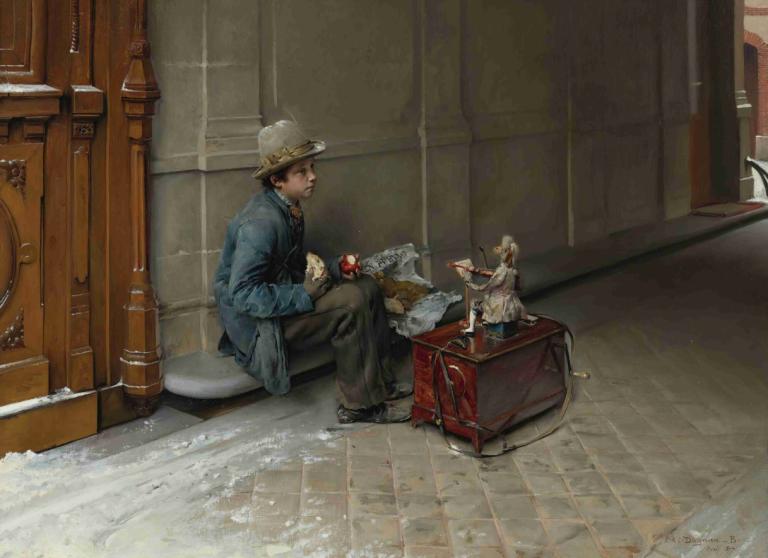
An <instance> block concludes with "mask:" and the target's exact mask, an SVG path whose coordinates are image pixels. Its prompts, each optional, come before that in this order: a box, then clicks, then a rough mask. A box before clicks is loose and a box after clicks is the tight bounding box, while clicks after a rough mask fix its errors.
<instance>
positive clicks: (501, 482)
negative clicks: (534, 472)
mask: <svg viewBox="0 0 768 558" xmlns="http://www.w3.org/2000/svg"><path fill="white" fill-rule="evenodd" d="M480 478H481V479H482V482H483V484H484V485H485V487H486V489H487V490H488V492H492V493H494V494H525V493H527V492H528V488H527V486H526V483H525V481H524V480H523V477H522V476H521V475H519V474H517V473H496V472H487V473H486V472H484V473H481V474H480Z"/></svg>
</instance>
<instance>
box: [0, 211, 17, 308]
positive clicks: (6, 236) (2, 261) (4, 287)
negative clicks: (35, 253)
mask: <svg viewBox="0 0 768 558" xmlns="http://www.w3.org/2000/svg"><path fill="white" fill-rule="evenodd" d="M18 245H19V235H18V231H17V230H16V223H15V222H14V219H13V215H11V212H10V211H9V210H8V206H7V205H5V203H3V201H2V200H0V311H2V310H3V308H4V307H5V306H6V305H7V304H8V301H9V300H10V299H11V295H12V294H13V291H14V289H15V287H16V283H18V269H19V266H18V254H17V253H16V250H17V248H16V247H17V246H18Z"/></svg>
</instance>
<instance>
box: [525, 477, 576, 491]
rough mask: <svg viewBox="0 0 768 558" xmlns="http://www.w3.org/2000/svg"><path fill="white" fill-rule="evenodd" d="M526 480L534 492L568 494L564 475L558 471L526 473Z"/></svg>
mask: <svg viewBox="0 0 768 558" xmlns="http://www.w3.org/2000/svg"><path fill="white" fill-rule="evenodd" d="M525 482H526V483H527V485H528V488H529V490H530V492H531V493H532V494H536V495H546V494H566V493H567V492H568V489H567V487H566V486H565V482H564V481H563V476H562V475H559V474H556V473H532V474H528V475H525Z"/></svg>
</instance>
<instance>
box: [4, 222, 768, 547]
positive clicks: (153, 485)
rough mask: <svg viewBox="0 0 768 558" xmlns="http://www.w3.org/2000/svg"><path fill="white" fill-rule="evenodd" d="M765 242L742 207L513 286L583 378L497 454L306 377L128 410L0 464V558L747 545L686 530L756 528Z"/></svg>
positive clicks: (766, 354) (766, 408)
mask: <svg viewBox="0 0 768 558" xmlns="http://www.w3.org/2000/svg"><path fill="white" fill-rule="evenodd" d="M766 238H768V221H760V222H756V223H754V224H752V225H750V226H748V227H745V228H743V229H738V230H735V231H731V232H729V233H727V234H725V235H722V236H720V237H717V238H713V239H710V240H708V241H706V242H702V243H700V244H696V245H692V246H688V247H686V248H685V249H682V250H679V251H676V252H673V253H669V254H662V255H659V256H656V257H653V258H647V259H645V260H642V261H638V262H634V263H632V264H630V265H627V266H624V267H621V268H617V269H615V270H613V271H611V272H609V273H607V274H603V275H600V276H596V277H591V278H588V279H587V280H584V281H580V282H577V283H574V284H571V285H570V286H568V287H567V288H564V289H561V290H558V291H556V292H553V293H550V294H548V295H547V296H544V297H541V298H539V299H537V300H535V301H526V302H527V303H528V304H529V309H530V310H531V311H533V312H537V311H538V312H544V313H547V314H550V315H554V316H557V317H558V318H560V319H562V320H564V321H565V322H566V323H568V324H569V325H571V327H572V328H573V329H574V330H575V331H576V334H577V345H576V352H575V361H576V368H577V369H579V370H589V371H590V372H591V373H592V378H591V379H590V380H587V381H583V382H582V381H578V383H577V390H576V396H575V399H574V402H573V404H572V407H571V409H570V410H569V413H568V416H567V420H566V423H565V424H564V425H563V426H562V427H561V428H560V429H559V430H558V431H556V432H555V433H554V434H553V435H551V436H549V437H548V438H546V439H544V440H542V441H539V442H536V443H534V444H532V445H530V446H526V447H524V448H522V449H520V450H518V451H516V452H514V453H512V454H507V455H505V456H503V457H496V458H489V459H483V460H478V459H473V458H470V457H465V456H461V455H456V454H454V453H452V452H451V451H450V450H449V449H448V448H447V447H446V445H445V443H444V440H443V439H442V437H441V436H440V435H439V434H438V432H437V431H436V430H435V428H434V427H431V426H425V427H420V428H418V429H413V428H411V427H410V426H409V425H407V424H400V425H394V426H389V427H387V426H373V427H370V428H362V429H360V428H353V429H348V428H339V427H338V426H337V425H335V423H334V415H333V410H334V405H333V392H334V387H333V382H332V378H331V377H324V378H320V379H317V380H315V381H313V382H311V383H307V384H304V385H301V386H297V387H296V388H295V389H294V390H292V391H291V393H290V394H289V396H287V397H284V398H278V397H270V398H264V399H262V400H259V401H256V402H254V403H252V404H250V405H246V406H243V407H241V408H239V409H237V410H236V411H233V412H231V413H229V414H226V415H221V416H217V417H215V418H211V419H209V420H206V421H205V422H198V420H197V419H195V418H194V417H185V416H181V415H185V414H184V413H179V412H178V411H176V412H174V413H169V412H163V413H160V414H158V415H156V417H154V418H152V419H149V420H146V421H144V422H143V424H144V426H143V427H142V429H140V430H141V432H139V433H138V434H137V436H139V437H140V440H141V441H139V442H138V443H137V442H136V440H133V441H132V440H131V439H129V438H130V433H129V430H130V429H131V428H132V427H131V426H127V427H125V428H126V429H127V430H126V431H125V432H124V433H122V432H121V434H120V436H118V437H114V436H113V438H114V439H111V440H110V439H109V436H108V435H106V434H107V433H105V434H102V435H100V436H101V438H99V437H97V438H96V439H94V440H92V441H86V442H80V443H78V444H74V445H73V446H71V447H70V448H61V449H60V450H55V451H53V452H48V453H46V454H43V455H40V456H34V455H32V456H30V455H25V456H19V455H16V456H12V457H11V458H10V459H6V460H3V461H0V541H2V542H1V543H0V557H2V558H6V557H8V558H10V557H15V556H24V555H30V556H46V558H47V557H48V556H57V557H58V556H62V557H69V556H72V557H81V556H95V557H113V556H119V557H120V558H133V557H139V556H141V557H142V558H143V557H145V556H164V557H166V558H171V557H175V556H179V557H182V556H183V557H184V558H192V557H198V556H199V557H206V558H207V557H217V556H222V557H224V556H226V557H227V558H234V557H238V556H256V557H262V556H263V557H294V556H316V557H324V558H325V557H327V558H342V557H349V558H362V557H371V558H374V557H375V558H379V557H389V556H395V557H400V556H405V557H434V558H438V557H459V556H466V557H472V558H476V557H479V558H483V557H507V558H512V557H533V556H541V557H560V558H580V557H585V558H596V557H628V556H642V555H644V554H645V553H647V552H652V553H653V554H652V555H653V556H654V557H655V556H665V557H676V556H685V557H686V558H694V557H695V558H701V557H704V556H707V557H716V558H735V556H737V555H738V556H744V557H746V556H750V555H751V554H749V553H747V552H743V553H741V554H734V551H731V550H728V549H727V547H726V546H725V545H722V546H720V547H718V550H716V551H715V550H710V549H708V548H707V546H706V545H704V546H696V545H693V546H692V543H690V540H691V537H692V536H693V535H691V533H693V532H694V531H695V533H698V535H696V536H699V537H700V538H702V539H707V538H708V537H710V538H713V537H716V536H720V535H719V534H723V536H724V535H727V536H728V537H731V536H733V537H735V538H736V540H737V541H741V542H742V543H743V544H747V543H748V542H749V541H751V540H759V537H758V538H757V539H755V533H757V532H758V530H759V529H760V528H761V525H766V524H765V521H766V519H765V518H766V509H765V508H766V506H768V504H767V503H766V500H765V499H764V498H760V497H759V495H760V494H761V493H759V492H758V493H757V494H756V492H755V490H758V491H759V490H762V493H764V492H765V487H758V488H756V489H755V490H752V487H751V485H749V483H754V482H764V479H765V478H768V473H766V471H765V469H768V463H767V462H766V447H767V445H768V405H766V404H765V401H767V400H768V377H767V376H768V374H767V373H766V366H765V363H766V362H768V343H766V341H765V336H766V333H768V297H766V288H767V286H768V258H766V257H765V255H764V254H765V246H766V241H765V239H766ZM404 365H405V368H406V369H407V362H406V363H404ZM553 416H554V413H552V412H550V413H548V414H547V415H545V416H541V417H537V418H535V419H534V420H532V421H530V422H529V423H527V424H525V425H523V426H522V427H520V428H518V429H517V430H515V431H514V432H513V433H512V434H511V438H512V439H513V440H514V439H524V438H527V437H529V436H532V435H535V434H536V433H537V432H538V431H539V429H543V428H546V426H548V424H549V421H550V420H552V419H553ZM163 417H166V418H165V419H163ZM187 418H189V420H187ZM162 420H167V421H173V423H174V424H177V425H178V426H177V427H172V426H171V425H170V423H169V425H168V427H167V428H166V429H165V430H164V429H163V428H164V427H163V426H162V424H160V423H159V422H158V423H157V424H155V422H156V421H160V422H162ZM174 428H176V429H177V431H175V432H174V431H173V430H174ZM145 430H146V432H145ZM159 432H162V437H159V438H158V435H157V434H156V433H159ZM137 439H138V438H137ZM105 443H106V445H107V446H109V447H108V448H106V449H105ZM118 446H120V447H118ZM488 449H489V450H493V449H494V445H493V444H490V445H489V446H488ZM760 466H762V468H763V470H762V472H761V471H758V473H757V474H755V473H748V472H749V471H750V470H751V471H754V470H755V469H756V468H757V469H759V468H760ZM746 474H749V475H750V476H749V477H745V478H744V479H743V480H742V479H741V477H742V476H744V475H746ZM754 479H758V481H755V480H754ZM745 483H746V484H745ZM733 489H738V490H739V491H740V492H737V494H739V495H741V496H739V498H740V499H739V500H738V513H736V512H735V511H734V510H735V509H737V508H736V507H735V506H736V504H734V505H731V504H729V503H728V502H729V500H727V499H725V500H724V499H723V498H722V497H720V496H719V495H720V494H721V493H722V492H723V491H726V492H728V491H730V490H733ZM745 494H746V496H744V495H745ZM748 496H750V497H751V498H749V497H748ZM729 518H730V520H729ZM734 518H738V521H735V520H733V519H734ZM761 518H762V519H761ZM718 522H720V523H722V524H723V525H726V524H727V529H725V528H724V527H722V526H721V525H719V523H718ZM723 522H725V523H723ZM760 522H762V523H760ZM766 527H768V525H766ZM675 528H677V529H678V530H677V531H673V529H675ZM763 528H765V527H763ZM686 529H687V530H686ZM758 534H759V533H758ZM694 540H695V536H694ZM729 540H730V539H729ZM654 542H658V543H659V544H658V548H656V549H653V550H652V549H651V547H652V546H653V545H654ZM744 548H751V547H747V546H745V547H744ZM16 551H18V552H16ZM25 552H26V554H24V553H25ZM752 555H754V554H752ZM756 556H760V554H757V555H756Z"/></svg>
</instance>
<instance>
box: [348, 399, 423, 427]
mask: <svg viewBox="0 0 768 558" xmlns="http://www.w3.org/2000/svg"><path fill="white" fill-rule="evenodd" d="M336 416H337V417H338V418H339V422H340V423H342V424H349V423H352V422H373V423H376V424H387V423H393V422H405V421H407V420H408V419H410V418H411V413H410V412H408V411H404V410H401V409H396V408H395V407H390V406H389V405H386V404H385V403H379V404H378V405H374V406H373V407H368V408H367V409H347V408H346V407H345V406H344V405H339V408H338V410H337V411H336Z"/></svg>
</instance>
